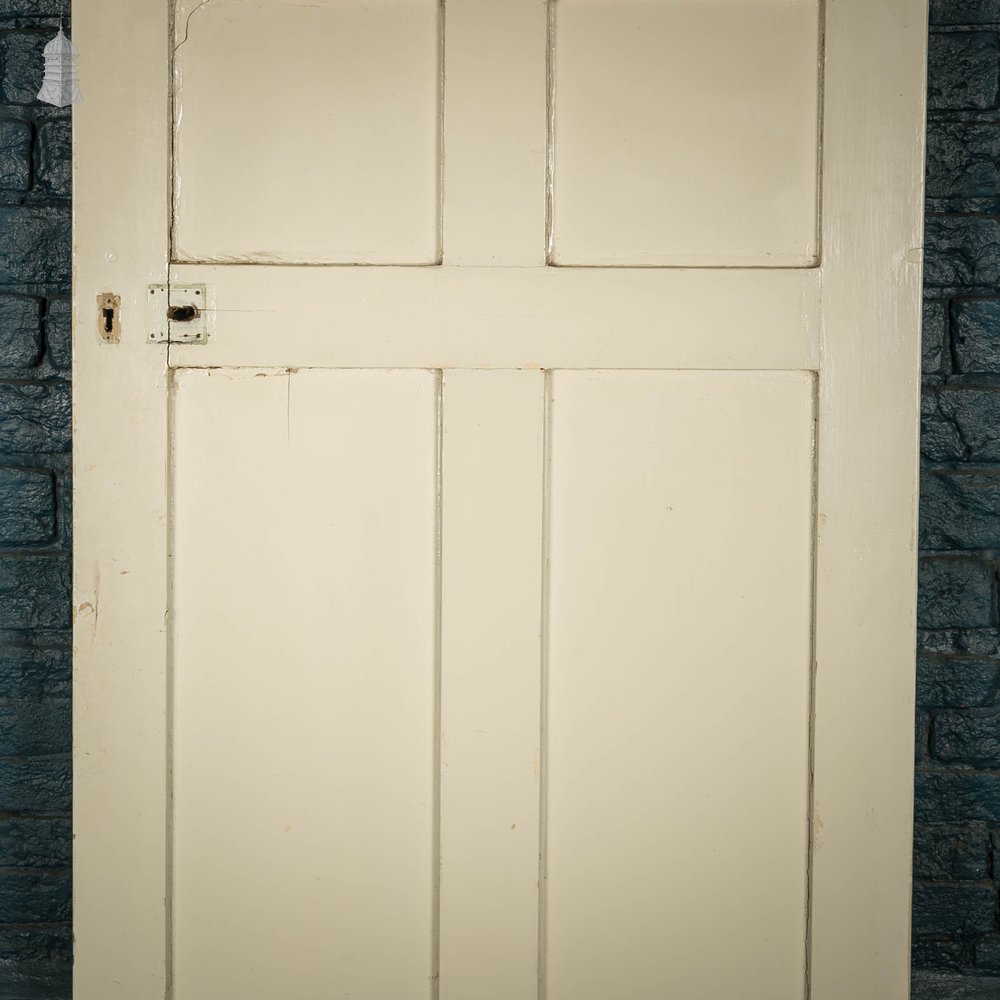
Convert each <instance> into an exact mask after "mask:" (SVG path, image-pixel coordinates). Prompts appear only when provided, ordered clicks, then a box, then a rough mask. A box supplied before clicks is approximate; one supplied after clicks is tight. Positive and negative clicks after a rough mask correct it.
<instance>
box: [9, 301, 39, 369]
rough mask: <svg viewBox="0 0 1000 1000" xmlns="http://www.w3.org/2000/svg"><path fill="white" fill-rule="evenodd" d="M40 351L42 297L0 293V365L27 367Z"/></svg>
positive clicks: (35, 362)
mask: <svg viewBox="0 0 1000 1000" xmlns="http://www.w3.org/2000/svg"><path fill="white" fill-rule="evenodd" d="M41 354H42V302H41V299H37V298H35V297H34V296H33V295H13V294H7V295H3V294H0V368H30V367H31V366H33V365H37V364H38V362H39V359H40V358H41Z"/></svg>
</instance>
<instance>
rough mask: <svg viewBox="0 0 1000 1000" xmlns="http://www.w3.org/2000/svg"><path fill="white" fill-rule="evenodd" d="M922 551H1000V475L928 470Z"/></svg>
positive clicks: (922, 488)
mask: <svg viewBox="0 0 1000 1000" xmlns="http://www.w3.org/2000/svg"><path fill="white" fill-rule="evenodd" d="M920 548H921V549H922V550H924V551H934V550H937V551H947V550H949V549H1000V473H998V472H993V471H990V472H979V471H965V470H963V471H958V472H953V471H941V470H932V469H925V470H924V471H923V473H922V475H921V478H920Z"/></svg>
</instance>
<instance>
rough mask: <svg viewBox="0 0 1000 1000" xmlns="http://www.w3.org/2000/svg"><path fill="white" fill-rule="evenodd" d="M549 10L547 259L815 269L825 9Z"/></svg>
mask: <svg viewBox="0 0 1000 1000" xmlns="http://www.w3.org/2000/svg"><path fill="white" fill-rule="evenodd" d="M552 11H553V17H552V37H551V39H550V44H552V46H553V94H552V98H553V109H552V135H551V136H550V142H551V144H552V154H553V159H552V163H553V165H552V178H551V181H552V195H551V197H552V234H551V247H550V261H551V263H554V264H581V265H635V266H643V265H646V266H657V265H659V266H669V265H674V266H708V267H712V266H715V267H725V266H752V267H809V266H812V265H814V264H815V263H816V262H817V253H818V250H817V214H818V213H817V202H818V194H817V191H818V183H817V181H818V166H817V165H818V136H819V64H820V52H819V38H820V30H819V2H818V0H557V2H555V3H553V5H552Z"/></svg>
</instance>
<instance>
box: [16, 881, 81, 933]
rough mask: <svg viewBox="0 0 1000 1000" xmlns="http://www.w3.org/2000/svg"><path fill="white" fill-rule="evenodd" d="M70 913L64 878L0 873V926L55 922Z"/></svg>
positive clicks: (66, 884) (68, 884)
mask: <svg viewBox="0 0 1000 1000" xmlns="http://www.w3.org/2000/svg"><path fill="white" fill-rule="evenodd" d="M70 912H71V910H70V880H69V878H68V877H67V876H65V875H48V874H41V873H35V872H0V923H8V924H29V923H56V922H58V921H61V920H68V919H69V917H70Z"/></svg>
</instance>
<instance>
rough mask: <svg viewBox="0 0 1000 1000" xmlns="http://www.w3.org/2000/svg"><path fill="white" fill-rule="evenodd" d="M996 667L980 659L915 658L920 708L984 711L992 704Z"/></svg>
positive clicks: (999, 674) (998, 680)
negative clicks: (981, 709)
mask: <svg viewBox="0 0 1000 1000" xmlns="http://www.w3.org/2000/svg"><path fill="white" fill-rule="evenodd" d="M998 686H1000V665H998V664H996V663H989V662H986V661H982V660H941V659H936V658H932V657H928V656H919V657H917V704H918V705H919V706H920V707H921V708H925V709H926V708H986V707H989V706H992V705H993V704H994V703H995V702H996V698H997V691H998Z"/></svg>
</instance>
